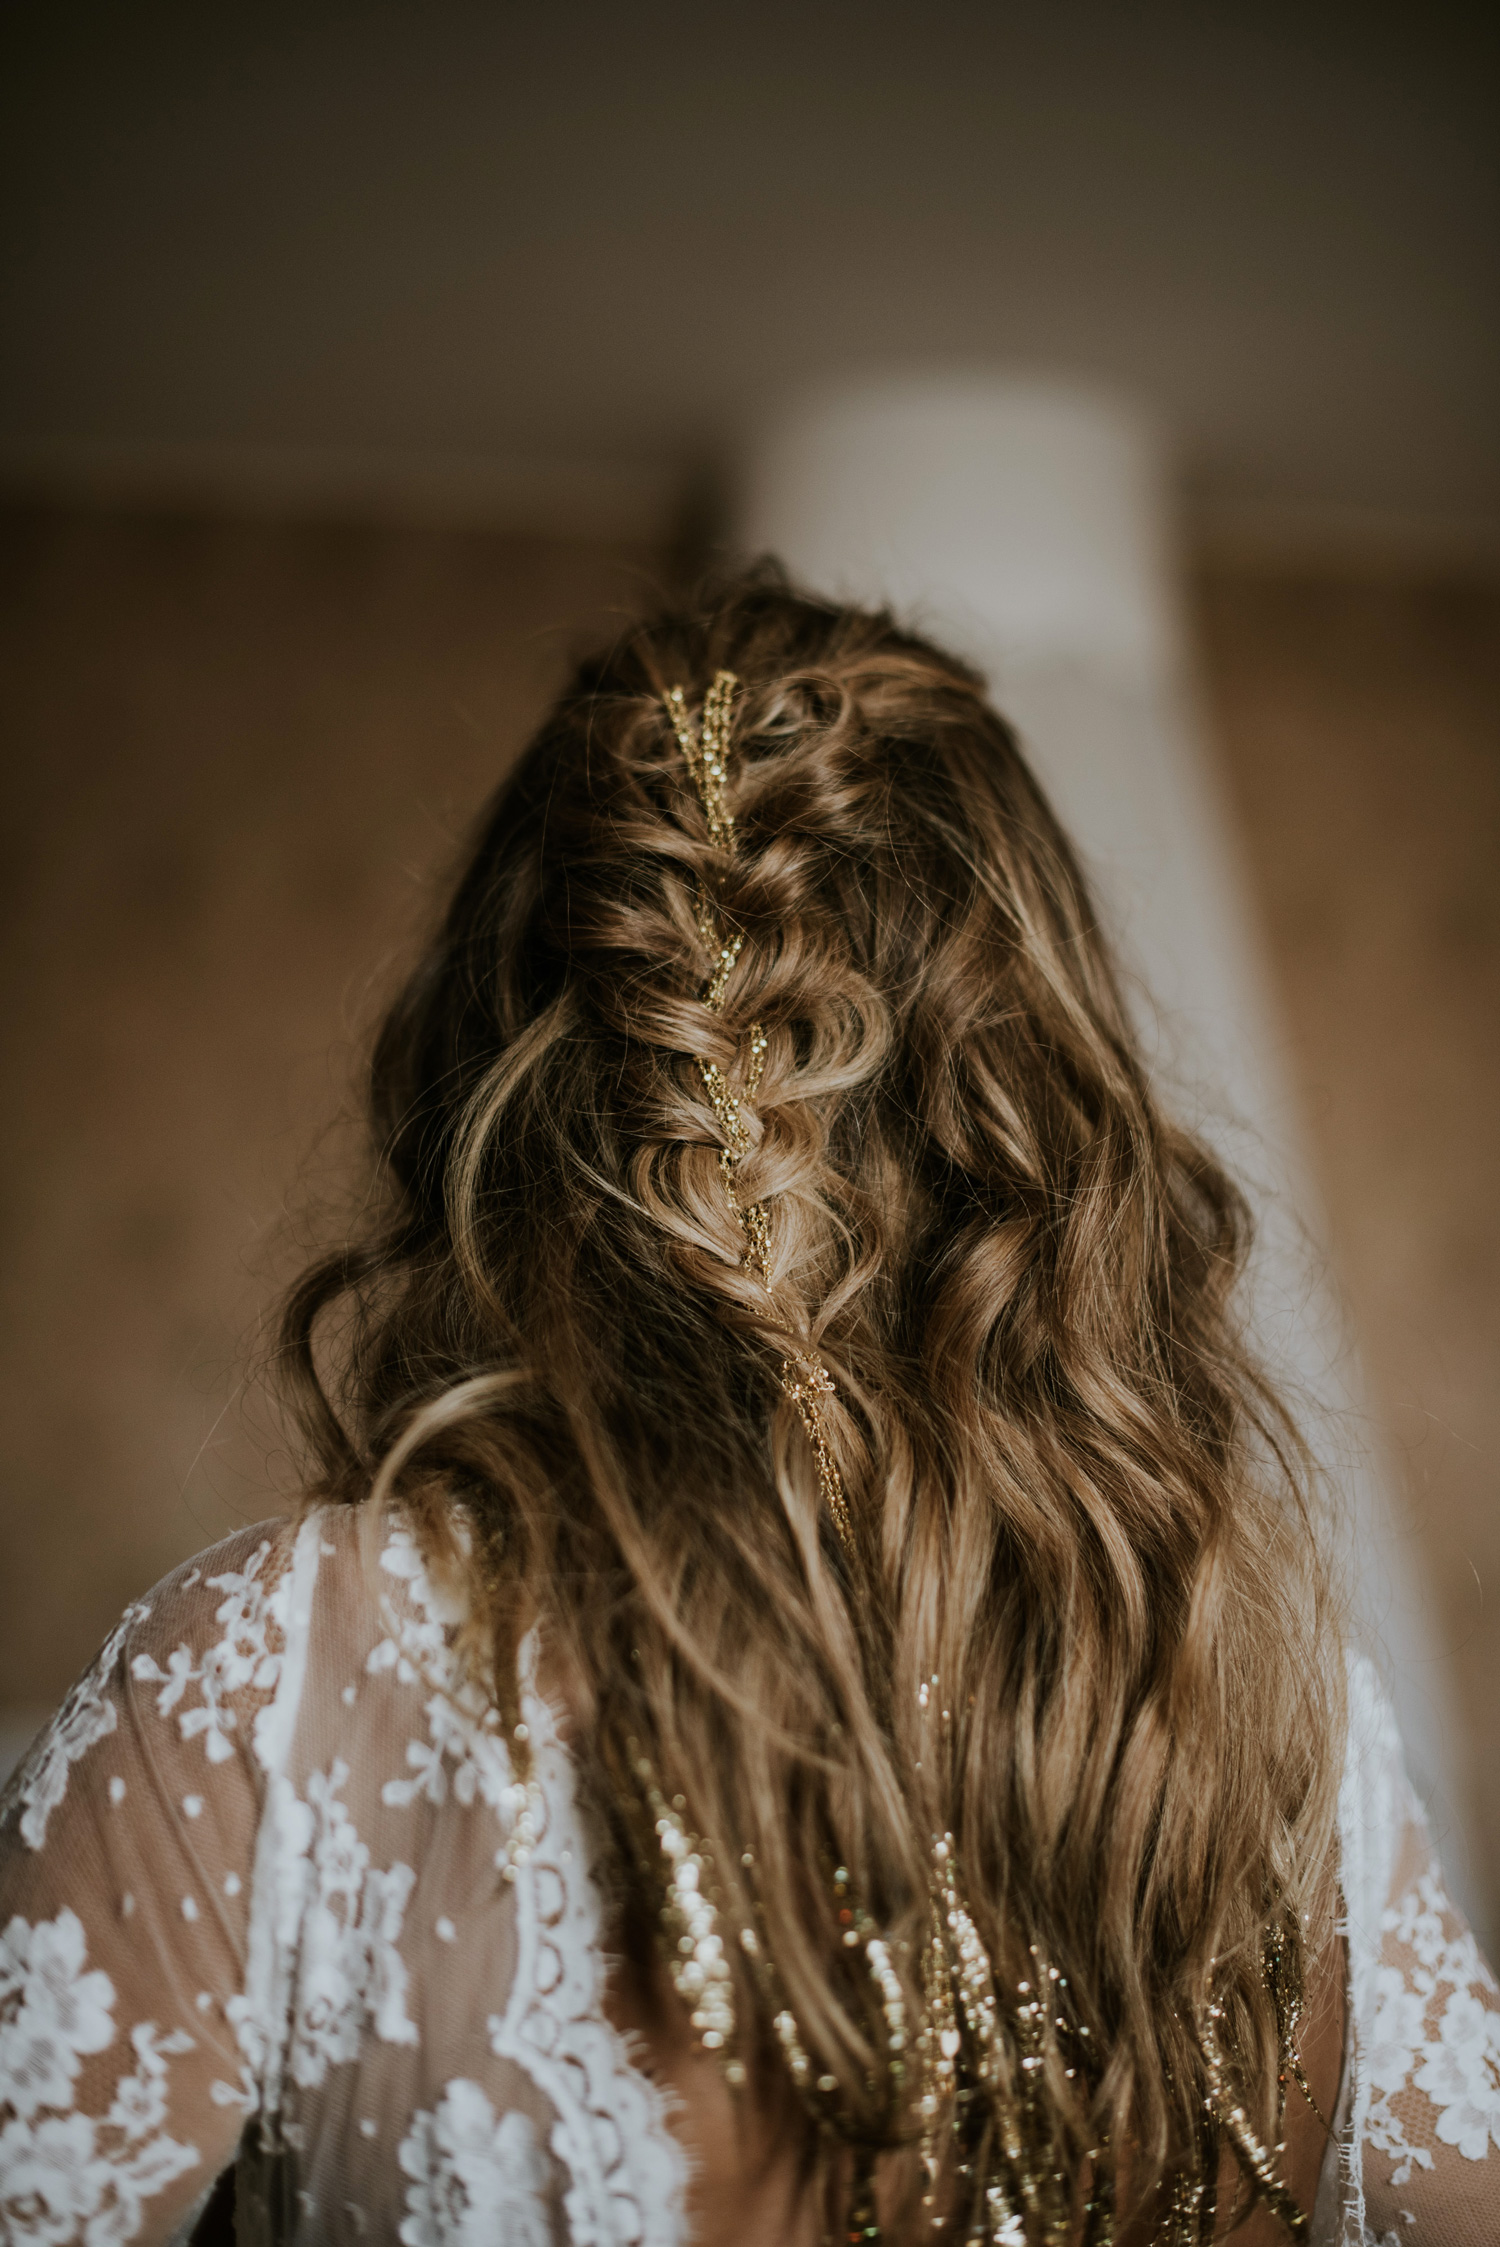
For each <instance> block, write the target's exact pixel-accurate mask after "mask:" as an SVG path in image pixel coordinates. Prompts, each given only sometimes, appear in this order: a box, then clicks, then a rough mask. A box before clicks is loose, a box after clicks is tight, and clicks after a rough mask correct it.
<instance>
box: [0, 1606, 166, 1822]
mask: <svg viewBox="0 0 1500 2247" xmlns="http://www.w3.org/2000/svg"><path fill="white" fill-rule="evenodd" d="M150 1613H151V1610H150V1608H149V1607H148V1606H146V1605H145V1604H144V1603H137V1604H136V1605H135V1606H133V1607H127V1608H126V1610H125V1612H124V1614H123V1615H122V1616H121V1617H120V1620H119V1622H118V1623H117V1624H116V1625H115V1627H114V1629H113V1630H112V1631H111V1632H110V1634H109V1637H108V1638H107V1639H106V1640H105V1642H104V1644H103V1646H102V1647H101V1648H100V1649H99V1655H98V1659H97V1660H96V1661H95V1662H94V1663H93V1665H92V1667H91V1668H89V1669H87V1670H85V1671H84V1673H83V1676H82V1677H81V1678H80V1679H79V1680H78V1683H77V1684H76V1685H75V1686H74V1687H73V1689H72V1691H71V1692H70V1693H69V1695H68V1697H67V1699H66V1700H65V1701H64V1702H63V1705H62V1707H61V1708H60V1709H59V1710H58V1712H57V1714H56V1716H55V1717H54V1718H53V1719H52V1722H51V1723H50V1724H49V1725H48V1726H47V1728H46V1730H45V1731H44V1732H43V1734H42V1736H41V1738H40V1739H39V1740H38V1742H37V1744H36V1746H35V1747H34V1748H33V1749H32V1751H31V1753H30V1755H29V1756H27V1758H26V1759H25V1761H24V1763H23V1764H22V1766H21V1769H20V1770H19V1772H18V1773H17V1774H16V1779H15V1788H16V1798H17V1799H18V1800H19V1802H20V1804H21V1820H20V1826H21V1839H22V1840H23V1841H24V1842H25V1844H26V1846H27V1848H28V1849H40V1848H41V1846H42V1844H43V1842H44V1841H45V1840H46V1838H47V1821H48V1819H49V1818H50V1817H51V1815H52V1813H53V1811H54V1810H55V1809H56V1808H57V1806H58V1804H59V1803H60V1802H61V1801H62V1800H63V1798H64V1796H65V1795H66V1793H67V1791H68V1770H69V1767H70V1766H71V1765H72V1764H75V1763H77V1761H78V1759H79V1758H80V1756H84V1755H87V1753H88V1751H89V1749H90V1748H92V1747H94V1746H96V1745H97V1743H98V1742H99V1741H100V1740H105V1739H108V1737H109V1735H110V1733H111V1732H113V1731H114V1729H115V1726H116V1725H117V1724H118V1722H119V1715H118V1712H117V1710H116V1708H115V1704H114V1702H113V1701H112V1700H111V1699H110V1697H109V1695H108V1694H107V1693H106V1692H105V1690H104V1688H105V1684H106V1681H107V1680H108V1679H109V1678H110V1677H111V1676H112V1675H113V1672H114V1667H115V1664H116V1663H117V1662H118V1660H119V1659H120V1649H121V1647H122V1646H123V1645H124V1644H125V1641H126V1639H127V1637H128V1636H129V1635H130V1632H131V1631H132V1630H133V1629H134V1628H135V1626H136V1624H137V1623H143V1622H144V1621H145V1620H146V1617H147V1616H148V1615H149V1614H150Z"/></svg>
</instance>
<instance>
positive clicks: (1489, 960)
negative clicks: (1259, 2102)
mask: <svg viewBox="0 0 1500 2247" xmlns="http://www.w3.org/2000/svg"><path fill="white" fill-rule="evenodd" d="M1198 591H1199V598H1198V602H1197V616H1198V620H1199V626H1200V647H1201V652H1202V655H1203V657H1204V659H1205V664H1206V680H1207V684H1208V688H1209V694H1210V707H1211V716H1212V718H1213V720H1214V721H1215V729H1216V734H1217V742H1218V746H1219V748H1220V751H1221V753H1222V757H1223V762H1224V768H1225V772H1226V776H1227V778H1228V781H1229V784H1230V790H1231V794H1232V797H1233V801H1234V804H1235V807H1236V809H1237V811H1238V813H1239V816H1240V823H1241V833H1242V836H1243V839H1244V841H1245V843H1246V845H1247V848H1248V854H1249V859H1250V864H1251V869H1252V873H1253V876H1254V880H1255V887H1256V891H1257V894H1258V902H1259V905H1260V908H1261V915H1262V923H1263V927H1264V929H1265V932H1266V935H1267V937H1268V939H1269V946H1270V951H1271V958H1272V966H1273V970H1274V973H1275V977H1276V981H1277V983H1278V985H1279V989H1280V996H1281V1000H1282V1005H1283V1016H1284V1021H1285V1024H1286V1027H1287V1032H1288V1038H1289V1048H1290V1051H1289V1058H1290V1061H1291V1063H1292V1071H1291V1073H1292V1075H1293V1077H1294V1078H1295V1079H1296V1080H1298V1081H1299V1082H1300V1089H1301V1094H1302V1106H1303V1112H1304V1115H1305V1119H1306V1122H1307V1125H1308V1128H1309V1135H1310V1139H1311V1145H1312V1153H1313V1156H1314V1162H1315V1168H1316V1172H1317V1177H1318V1182H1319V1184H1320V1186H1321V1189H1322V1194H1323V1199H1324V1203H1325V1206H1326V1209H1327V1213H1328V1218H1329V1224H1330V1230H1331V1234H1332V1244H1333V1249H1334V1253H1335V1258H1336V1271H1335V1277H1336V1279H1337V1281H1338V1282H1339V1283H1340V1284H1341V1286H1342V1289H1343V1292H1344V1295H1345V1299H1346V1302H1347V1305H1348V1309H1349V1312H1350V1317H1351V1325H1352V1329H1353V1331H1354V1333H1355V1335H1356V1336H1357V1338H1358V1342H1359V1345H1360V1348H1361V1352H1362V1355H1363V1358H1364V1361H1365V1367H1366V1370H1367V1372H1368V1374H1369V1377H1370V1381H1371V1386H1372V1389H1373V1392H1374V1400H1373V1401H1374V1405H1375V1409H1376V1411H1377V1413H1378V1416H1379V1419H1380V1422H1381V1423H1382V1426H1383V1429H1384V1432H1385V1433H1386V1435H1387V1436H1388V1438H1389V1439H1391V1442H1392V1446H1393V1450H1394V1453H1395V1458H1396V1465H1397V1469H1398V1477H1399V1480H1398V1490H1399V1493H1400V1495H1401V1497H1402V1498H1403V1499H1404V1510H1403V1515H1402V1518H1401V1521H1400V1524H1399V1526H1400V1530H1401V1533H1402V1540H1401V1542H1400V1543H1398V1546H1397V1548H1396V1550H1395V1551H1394V1553H1393V1554H1392V1555H1391V1556H1390V1566H1389V1571H1388V1573H1389V1575H1390V1576H1391V1578H1392V1581H1393V1597H1394V1598H1396V1599H1399V1598H1401V1597H1402V1596H1403V1588H1402V1583H1401V1578H1402V1575H1403V1573H1404V1572H1405V1570H1406V1569H1407V1568H1411V1569H1416V1570H1421V1571H1425V1572H1426V1575H1427V1578H1428V1581H1429V1583H1430V1586H1431V1590H1432V1594H1433V1605H1434V1611H1435V1616H1436V1621H1437V1631H1436V1638H1437V1650H1438V1653H1439V1655H1440V1657H1441V1658H1442V1660H1443V1661H1444V1663H1445V1665H1447V1666H1449V1667H1450V1674H1451V1677H1452V1680H1453V1687H1454V1691H1455V1695H1456V1703H1457V1708H1458V1710H1459V1713H1460V1715H1461V1717H1462V1720H1463V1732H1464V1735H1465V1736H1464V1738H1463V1739H1461V1740H1460V1741H1459V1742H1458V1743H1457V1744H1456V1745H1457V1754H1456V1755H1455V1758H1454V1761H1455V1763H1456V1764H1457V1765H1458V1766H1459V1767H1460V1777H1461V1778H1462V1777H1464V1776H1466V1777H1467V1782H1468V1800H1467V1802H1466V1804H1465V1809H1466V1811H1467V1815H1468V1822H1469V1825H1470V1829H1471V1832H1472V1834H1473V1838H1474V1843H1475V1853H1476V1858H1477V1862H1476V1863H1475V1865H1474V1867H1473V1874H1474V1878H1473V1893H1474V1896H1475V1899H1476V1904H1479V1905H1482V1907H1483V1908H1484V1910H1485V1913H1486V1917H1487V1921H1488V1931H1489V1933H1490V1935H1491V1938H1492V1940H1500V1131H1497V1127H1496V1119H1497V1117H1500V582H1496V581H1495V580H1494V579H1490V580H1488V581H1486V580H1484V579H1474V578H1471V579H1468V580H1465V579H1464V578H1462V577H1450V578H1446V579H1445V578H1443V577H1440V576H1437V577H1429V578H1427V579H1425V580H1423V579H1417V580H1410V579H1407V580H1403V579H1402V578H1400V577H1397V576H1391V575H1389V574H1386V575H1384V576H1372V577H1366V578H1363V579H1362V578H1359V577H1357V576H1356V577H1350V576H1345V577H1343V578H1342V579H1340V578H1338V577H1332V576H1328V575H1324V576H1322V577H1301V578H1299V577H1297V576H1293V575H1286V576H1281V577H1277V576H1273V575H1270V574H1264V573H1263V574H1259V575H1255V574H1244V573H1242V574H1239V575H1231V574H1219V575H1217V576H1212V577H1206V578H1204V579H1203V580H1202V581H1201V582H1200V585H1199V589H1198ZM1465 1764H1466V1765H1467V1770H1466V1773H1465V1770H1464V1768H1463V1767H1464V1766H1465Z"/></svg>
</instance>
